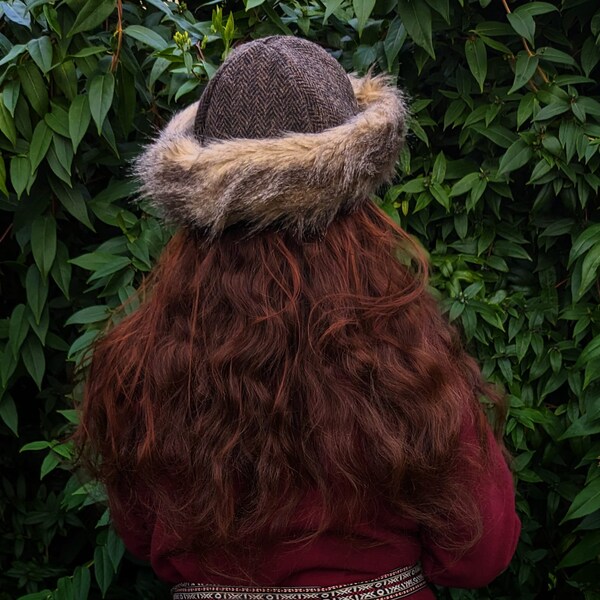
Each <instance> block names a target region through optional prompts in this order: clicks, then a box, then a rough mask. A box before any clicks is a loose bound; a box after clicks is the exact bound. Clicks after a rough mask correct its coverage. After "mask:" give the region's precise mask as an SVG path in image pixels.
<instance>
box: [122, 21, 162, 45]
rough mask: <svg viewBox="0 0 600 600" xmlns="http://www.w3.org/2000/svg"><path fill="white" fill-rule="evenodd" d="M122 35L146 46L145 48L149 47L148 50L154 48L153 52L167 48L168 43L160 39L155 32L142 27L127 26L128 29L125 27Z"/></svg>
mask: <svg viewBox="0 0 600 600" xmlns="http://www.w3.org/2000/svg"><path fill="white" fill-rule="evenodd" d="M123 33H124V34H125V35H128V36H129V37H132V38H133V39H134V40H137V41H138V42H142V43H143V44H146V46H150V48H154V50H164V49H165V48H167V47H168V46H169V44H168V42H167V41H166V40H165V39H163V38H162V37H160V35H158V33H156V31H152V29H148V27H144V26H142V25H129V27H125V29H124V30H123Z"/></svg>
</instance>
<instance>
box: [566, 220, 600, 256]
mask: <svg viewBox="0 0 600 600" xmlns="http://www.w3.org/2000/svg"><path fill="white" fill-rule="evenodd" d="M598 240H600V223H594V224H593V225H590V226H589V227H586V229H584V230H583V231H582V232H581V234H579V236H578V237H577V239H576V240H575V241H574V242H573V246H572V247H571V253H570V254H569V262H568V263H567V266H568V267H571V266H572V264H573V262H574V261H575V260H577V259H578V258H579V257H580V256H583V254H584V253H585V252H587V251H588V250H589V249H590V248H591V247H592V246H594V245H595V244H596V243H598Z"/></svg>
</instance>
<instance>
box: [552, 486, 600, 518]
mask: <svg viewBox="0 0 600 600" xmlns="http://www.w3.org/2000/svg"><path fill="white" fill-rule="evenodd" d="M598 509H600V477H596V478H595V479H592V481H590V482H589V483H588V484H587V485H586V486H585V487H584V488H583V489H582V490H581V491H580V492H579V493H578V494H577V496H575V499H574V500H573V502H572V503H571V506H570V507H569V510H568V511H567V514H566V515H565V517H564V519H563V520H562V521H561V524H562V523H565V522H566V521H571V520H572V519H580V518H581V517H585V516H586V515H589V514H591V513H593V512H595V511H597V510H598Z"/></svg>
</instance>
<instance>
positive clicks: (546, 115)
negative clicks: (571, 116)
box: [534, 100, 571, 121]
mask: <svg viewBox="0 0 600 600" xmlns="http://www.w3.org/2000/svg"><path fill="white" fill-rule="evenodd" d="M570 108H571V107H570V105H569V104H568V103H566V102H563V101H561V100H558V101H557V102H553V103H552V104H548V106H544V108H542V109H541V110H540V111H539V112H538V114H537V115H535V117H534V121H544V120H546V119H552V118H554V117H557V116H558V115H562V114H563V113H566V112H567V111H568V110H569V109H570Z"/></svg>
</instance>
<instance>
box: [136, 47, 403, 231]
mask: <svg viewBox="0 0 600 600" xmlns="http://www.w3.org/2000/svg"><path fill="white" fill-rule="evenodd" d="M406 112H407V111H406V105H405V102H404V99H403V95H402V93H401V92H400V91H399V90H398V89H397V87H396V86H395V85H393V84H392V83H391V82H390V80H389V79H388V78H386V77H384V76H377V77H372V76H371V75H367V76H366V77H362V78H361V77H357V76H355V75H347V74H346V73H345V72H344V70H343V69H342V67H341V65H340V64H339V63H338V62H337V61H336V60H335V59H334V58H332V57H331V56H330V55H329V54H328V53H327V52H326V51H325V50H324V49H323V48H321V47H320V46H318V45H317V44H314V43H312V42H309V41H307V40H303V39H300V38H294V37H286V36H271V37H267V38H263V39H259V40H255V41H252V42H249V43H246V44H243V45H241V46H240V47H239V48H237V49H235V50H234V51H233V52H232V53H231V54H230V55H229V57H228V58H227V60H225V62H224V63H223V64H222V65H221V67H220V68H219V70H218V71H217V73H216V74H215V75H214V77H213V78H212V79H211V81H210V82H209V83H208V85H207V86H206V88H205V90H204V93H203V94H202V97H201V98H200V100H199V101H198V102H196V103H194V104H192V105H191V106H189V107H188V108H187V109H185V110H183V111H182V112H180V113H178V114H177V115H175V116H174V117H173V118H172V119H171V121H170V122H169V124H168V125H167V127H166V128H165V129H164V130H163V131H162V132H161V133H160V135H159V136H158V138H157V139H156V140H155V141H154V142H153V143H152V144H150V145H149V146H148V147H147V148H146V149H145V151H144V152H143V153H142V154H141V155H140V156H139V157H138V159H137V161H136V163H135V172H136V174H137V176H138V178H139V180H140V182H141V194H142V196H144V197H148V198H150V199H151V201H152V203H153V204H154V205H155V206H156V207H157V208H158V209H159V211H160V212H161V214H162V215H163V216H164V217H165V219H166V220H168V221H171V222H174V223H176V224H178V225H181V226H185V227H190V228H193V229H198V230H200V231H202V232H204V233H205V234H206V235H207V236H208V237H209V238H214V237H216V236H218V235H220V234H221V233H222V232H223V231H224V230H225V229H226V228H227V227H230V226H232V225H241V226H244V227H246V228H247V229H248V231H249V232H251V233H254V232H258V231H261V230H263V229H265V228H269V227H278V228H287V229H292V230H294V231H295V232H296V233H297V234H298V235H300V236H302V235H304V234H306V233H310V234H314V233H321V232H323V231H325V230H326V228H327V226H328V225H329V223H330V222H331V221H332V219H334V218H335V216H336V215H337V214H340V213H347V212H350V211H352V210H354V209H356V208H357V207H359V206H360V205H361V204H362V203H364V202H367V201H369V198H370V196H371V195H372V193H373V192H374V191H375V189H376V188H377V187H378V186H379V185H380V184H381V183H383V182H385V181H387V180H389V179H390V178H391V177H392V175H393V173H394V165H395V162H396V159H397V156H398V153H399V151H400V148H401V145H402V143H403V141H404V134H405V120H406Z"/></svg>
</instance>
